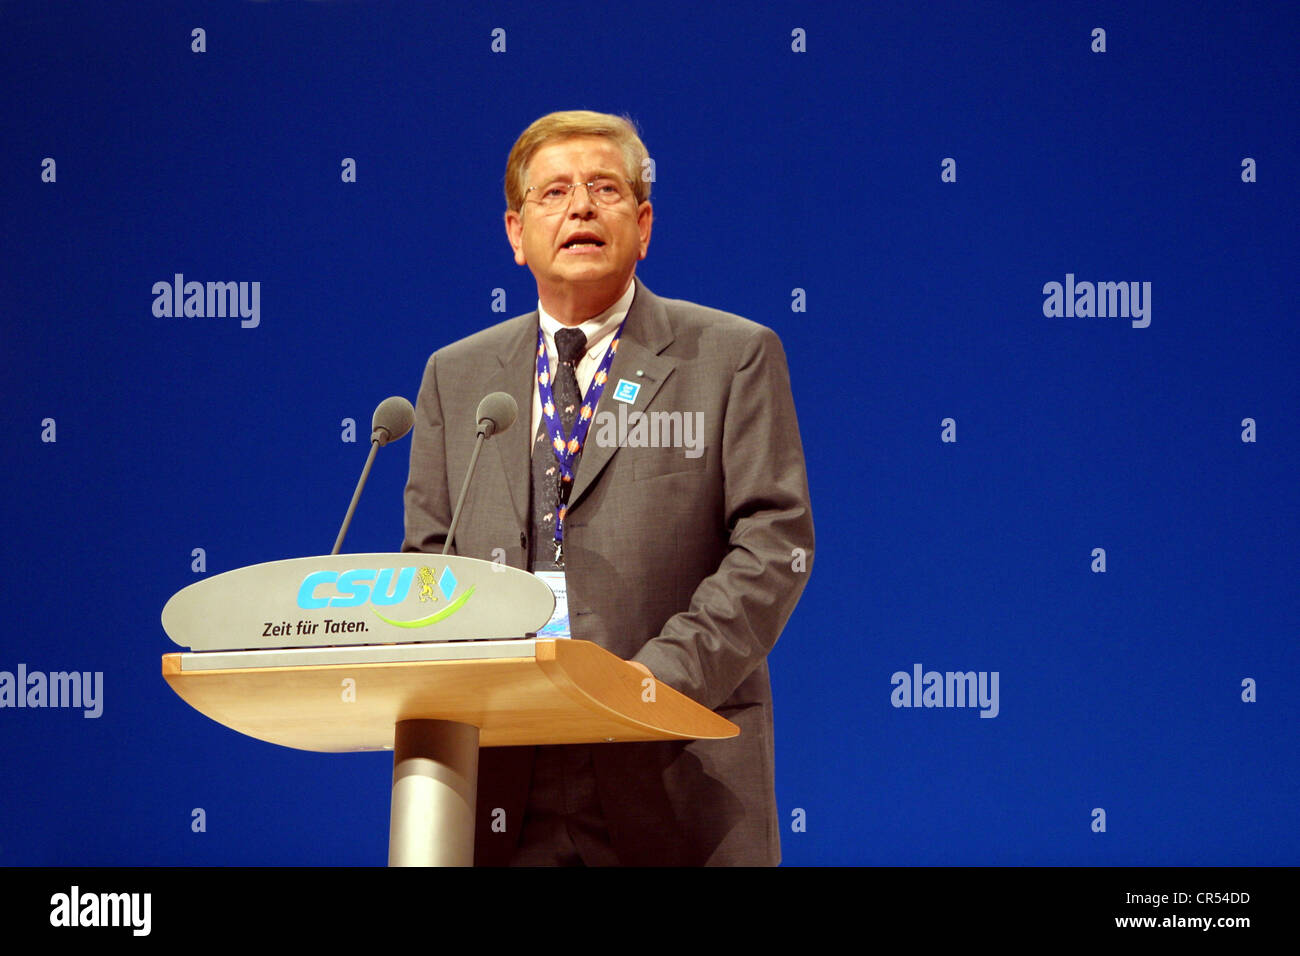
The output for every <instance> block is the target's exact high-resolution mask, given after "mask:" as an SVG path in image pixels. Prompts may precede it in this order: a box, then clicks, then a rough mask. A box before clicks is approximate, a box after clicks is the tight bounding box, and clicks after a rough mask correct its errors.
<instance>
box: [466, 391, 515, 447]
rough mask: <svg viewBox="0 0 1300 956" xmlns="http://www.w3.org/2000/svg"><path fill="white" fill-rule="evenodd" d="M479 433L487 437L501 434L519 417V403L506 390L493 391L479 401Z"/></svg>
mask: <svg viewBox="0 0 1300 956" xmlns="http://www.w3.org/2000/svg"><path fill="white" fill-rule="evenodd" d="M476 415H477V418H478V430H479V434H481V435H483V436H484V437H485V438H491V437H492V436H493V435H499V434H501V433H502V432H503V431H505V430H506V429H507V428H509V427H510V426H511V425H513V424H514V423H515V419H516V418H518V417H519V403H518V402H516V401H515V399H514V396H512V395H509V394H507V393H506V392H493V393H492V394H491V395H487V396H485V397H484V398H483V401H481V402H479V403H478V412H477V413H476Z"/></svg>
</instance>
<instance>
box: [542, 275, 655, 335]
mask: <svg viewBox="0 0 1300 956" xmlns="http://www.w3.org/2000/svg"><path fill="white" fill-rule="evenodd" d="M635 294H636V280H635V279H629V280H628V283H627V288H626V289H625V290H623V294H622V295H621V296H619V297H618V300H617V301H616V302H615V303H614V304H613V305H611V306H610V307H609V308H608V309H606V310H605V311H604V312H602V313H600V315H593V316H592V317H591V318H590V319H587V320H586V321H585V322H583V323H582V324H581V325H579V326H576V327H577V328H579V329H581V330H582V333H583V334H584V335H586V336H587V351H588V352H591V351H593V350H594V349H595V348H596V347H597V346H598V345H599V344H600V342H601V340H602V339H604V338H605V337H606V336H607V335H610V334H612V333H613V331H614V330H615V329H616V328H618V324H619V323H620V322H622V321H623V319H625V318H626V317H627V313H628V310H629V309H630V308H632V298H633V296H634V295H635ZM537 316H538V321H539V322H540V323H541V326H542V332H543V333H545V335H546V344H547V345H548V346H549V347H550V348H551V349H554V347H555V333H556V332H558V331H559V330H560V329H567V328H574V326H567V325H563V324H561V322H560V320H559V319H557V318H555V317H554V316H552V315H550V314H549V313H547V311H546V310H545V309H544V308H542V303H541V302H540V301H538V303H537Z"/></svg>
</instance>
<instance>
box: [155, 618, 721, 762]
mask: <svg viewBox="0 0 1300 956" xmlns="http://www.w3.org/2000/svg"><path fill="white" fill-rule="evenodd" d="M322 655H324V656H322ZM215 656H216V657H217V658H218V660H217V661H215V662H213V661H208V660H202V659H204V658H207V657H208V655H206V654H166V655H164V656H163V659H162V670H163V677H164V678H165V679H166V680H167V683H168V684H170V685H171V688H172V689H173V690H174V691H176V693H177V694H178V695H180V697H182V698H183V699H184V700H185V701H186V702H187V703H189V704H190V706H192V707H194V709H196V710H198V711H199V712H200V713H202V714H205V715H206V716H208V717H210V718H212V719H213V720H215V721H217V722H218V723H221V724H223V725H225V726H226V727H229V728H230V729H232V730H235V731H238V732H239V733H241V734H246V735H248V736H250V737H256V738H257V739H259V740H265V741H268V742H270V743H275V744H280V745H281V746H285V747H293V748H296V749H299V750H315V751H323V752H348V751H361V750H387V749H391V748H392V746H393V739H394V728H395V727H396V725H397V722H398V721H401V720H416V719H429V720H453V721H457V722H460V723H465V724H472V725H474V726H475V727H478V728H479V742H480V745H481V746H484V747H508V746H523V745H532V744H577V743H601V742H613V741H642V740H691V739H703V738H707V739H723V738H728V737H734V736H736V735H737V734H738V733H739V732H740V731H739V728H738V727H737V726H736V725H735V724H733V723H732V722H731V721H729V720H727V719H726V718H724V717H720V716H719V715H717V714H715V713H714V712H713V711H711V710H709V709H708V708H706V707H702V706H700V705H699V704H697V703H696V702H695V701H693V700H691V699H690V698H689V697H686V696H685V695H683V694H680V693H678V692H677V691H675V690H673V689H672V688H671V687H669V686H668V685H667V684H664V683H662V682H658V681H654V680H652V679H651V678H647V677H645V676H644V675H643V674H642V673H641V672H640V671H638V670H636V669H635V668H634V667H633V666H632V665H631V664H628V663H627V662H626V661H624V660H621V659H620V658H618V657H616V656H615V655H613V654H611V653H610V652H609V651H607V650H605V649H604V648H602V647H599V646H597V645H595V644H592V643H590V642H588V641H574V640H547V639H537V640H524V641H483V642H476V643H469V644H454V645H447V644H440V645H427V646H426V648H425V649H424V650H423V651H418V650H417V648H416V647H413V646H407V647H394V646H390V645H384V646H380V647H374V648H361V647H353V648H336V649H334V650H332V651H328V652H326V651H324V650H323V649H302V650H292V651H282V652H278V653H277V652H270V651H246V652H229V653H220V654H217V655H215ZM331 657H332V659H333V660H337V661H340V663H328V664H319V663H300V662H305V661H312V660H321V659H330V658H331ZM194 659H200V660H194ZM209 663H219V664H220V665H223V666H220V667H215V668H214V667H209V666H207V665H208V664H209Z"/></svg>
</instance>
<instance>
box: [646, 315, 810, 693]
mask: <svg viewBox="0 0 1300 956" xmlns="http://www.w3.org/2000/svg"><path fill="white" fill-rule="evenodd" d="M721 455H722V473H723V485H724V487H723V511H724V516H725V527H726V532H727V548H726V553H725V555H724V556H723V559H722V561H721V563H720V564H719V566H718V569H717V571H715V572H714V573H713V574H711V575H709V576H708V577H706V578H705V579H704V580H703V581H701V582H700V584H699V585H698V586H697V588H696V590H695V593H694V595H693V596H692V598H691V602H690V607H689V608H688V609H687V610H685V611H683V612H681V613H678V614H675V615H674V616H673V617H671V618H669V619H668V621H667V622H666V623H665V625H664V627H663V629H662V631H661V633H660V635H659V636H658V637H655V638H653V639H652V640H650V641H648V642H647V643H646V644H645V645H644V647H642V649H641V650H640V651H639V652H638V653H637V655H636V657H635V658H634V660H636V661H639V662H640V663H642V664H644V665H646V666H647V667H649V668H650V670H651V671H652V672H653V673H654V674H655V676H656V677H657V678H658V679H660V680H663V681H664V682H665V683H667V684H668V685H669V686H670V687H673V688H674V689H676V690H678V691H681V692H682V693H683V694H686V695H687V696H688V697H690V698H692V699H694V700H696V701H698V702H699V703H701V704H703V705H705V706H706V707H709V708H711V709H716V708H717V707H718V706H720V705H721V704H722V703H724V702H725V701H726V700H727V698H729V697H730V696H731V695H732V693H733V691H735V689H736V688H737V687H738V686H739V685H740V683H741V682H742V681H743V680H744V679H745V678H746V677H747V676H749V674H750V673H751V672H752V671H753V670H754V669H755V668H756V667H758V665H759V664H760V663H761V662H762V661H763V659H764V658H765V657H766V655H767V653H768V652H769V651H770V650H771V649H772V646H773V645H774V644H775V643H776V639H777V638H778V637H779V636H780V634H781V630H782V629H783V628H784V627H785V623H786V621H787V620H788V619H789V617H790V614H791V612H793V610H794V606H795V604H796V603H797V602H798V600H799V595H800V594H801V593H802V591H803V588H804V584H805V583H806V582H807V580H808V573H809V571H810V570H811V568H812V556H813V522H812V510H811V505H810V503H809V496H808V476H807V471H806V468H805V465H804V456H803V445H802V443H801V441H800V439H799V425H798V422H797V420H796V418H795V409H794V398H793V396H792V394H791V391H790V374H789V370H788V368H787V365H786V358H785V352H784V350H783V349H782V347H781V342H780V339H778V338H777V336H776V333H774V332H773V331H771V330H770V329H767V328H760V331H759V332H758V333H756V334H755V335H753V336H750V337H749V338H748V339H747V340H746V342H745V345H744V347H743V349H742V350H741V353H740V356H739V360H738V364H737V366H736V368H735V371H734V373H733V375H732V379H731V385H730V389H729V392H728V395H727V397H726V404H725V412H724V414H723V431H722V452H721Z"/></svg>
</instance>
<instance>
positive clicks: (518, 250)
mask: <svg viewBox="0 0 1300 956" xmlns="http://www.w3.org/2000/svg"><path fill="white" fill-rule="evenodd" d="M506 238H507V239H509V240H510V248H511V249H513V250H514V251H515V262H516V263H517V264H518V265H521V266H526V265H528V260H526V259H525V258H524V221H523V219H522V218H521V217H520V215H519V213H517V212H515V211H514V210H513V209H507V210H506Z"/></svg>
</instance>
